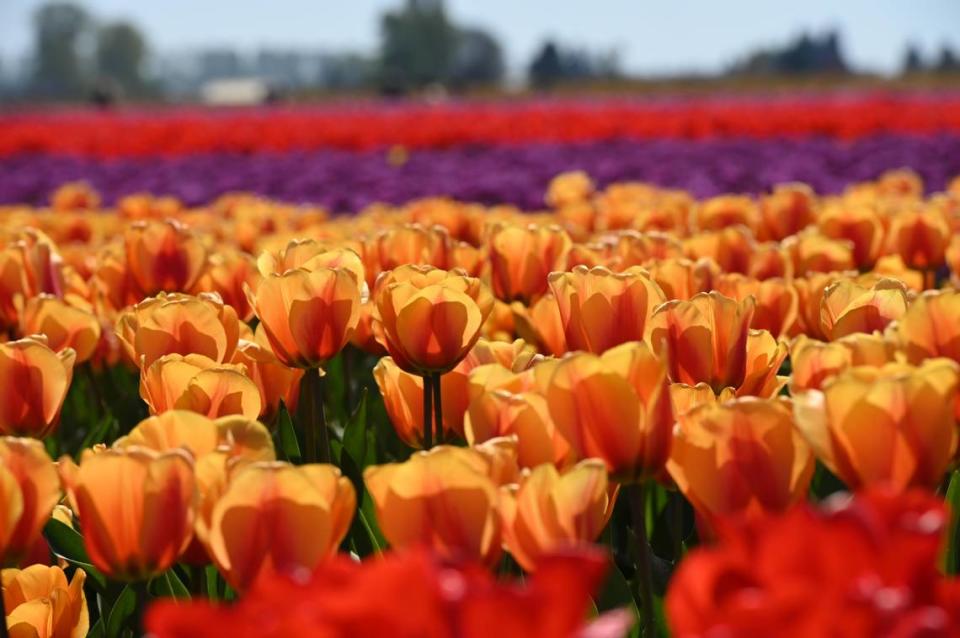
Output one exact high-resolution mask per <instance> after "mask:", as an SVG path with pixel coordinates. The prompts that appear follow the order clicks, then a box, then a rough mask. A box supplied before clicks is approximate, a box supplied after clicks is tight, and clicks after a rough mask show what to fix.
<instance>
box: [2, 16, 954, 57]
mask: <svg viewBox="0 0 960 638" xmlns="http://www.w3.org/2000/svg"><path fill="white" fill-rule="evenodd" d="M399 2H400V0H344V1H343V2H331V1H329V0H313V1H311V0H87V1H86V3H85V4H86V6H87V7H88V8H89V9H90V10H91V11H92V12H94V13H95V14H97V15H98V16H100V17H102V18H104V19H112V18H121V17H122V18H129V19H133V20H135V21H136V22H137V23H139V24H140V25H141V27H142V28H143V29H144V30H145V32H146V33H147V35H148V37H149V39H150V42H151V44H152V45H153V48H154V49H155V50H157V51H160V52H175V51H177V50H183V49H196V48H199V47H202V46H206V45H230V46H237V47H249V48H254V47H258V46H261V45H265V46H292V47H308V48H318V49H324V50H334V49H343V48H350V49H354V50H372V48H373V47H374V46H375V45H376V41H377V29H378V21H377V18H378V16H379V15H380V13H381V12H382V11H383V10H384V9H386V8H389V7H393V6H396V5H397V4H398V3H399ZM41 4H42V0H0V57H2V58H10V57H11V56H14V57H17V56H22V55H24V54H25V53H26V52H27V51H28V50H29V47H30V41H31V33H30V16H31V14H32V12H33V11H34V10H35V9H36V8H37V7H38V6H40V5H41ZM447 6H448V9H449V11H450V13H451V14H452V15H453V16H454V18H455V19H457V20H460V21H462V22H469V23H474V24H478V25H481V26H484V27H486V28H489V29H490V30H492V31H493V32H494V33H496V34H497V35H498V36H499V38H500V39H501V41H502V43H503V44H504V46H505V48H506V52H507V59H508V62H509V63H510V64H511V66H512V67H514V68H516V67H518V66H520V65H523V64H526V62H527V60H528V59H529V58H530V56H531V54H532V52H533V51H534V50H535V49H536V48H537V46H538V45H539V44H540V42H542V40H543V39H544V38H545V37H548V36H549V37H555V38H559V39H560V40H562V41H564V42H569V43H571V44H576V45H580V46H584V47H588V48H591V49H610V48H611V47H616V48H617V49H618V50H619V51H620V52H621V56H622V60H623V62H624V67H625V68H626V69H627V70H629V71H635V72H645V73H663V72H670V71H678V70H700V71H714V70H718V69H721V68H723V67H724V66H726V65H727V64H728V63H729V62H730V61H731V60H732V59H734V58H736V57H737V56H739V55H741V54H742V53H744V52H745V51H747V50H749V49H751V48H752V47H755V46H757V45H761V44H770V43H779V42H782V41H784V40H785V39H787V38H789V37H791V36H793V35H795V34H797V33H799V32H800V31H801V30H803V29H812V30H822V29H825V28H827V27H838V28H840V29H841V30H842V32H843V34H844V44H845V50H846V53H847V57H848V59H849V60H850V61H851V62H852V63H853V64H855V65H857V66H859V67H861V68H867V69H871V70H878V71H894V70H896V69H897V68H898V67H899V65H900V61H901V58H902V54H903V48H904V45H905V44H906V43H907V42H915V43H917V44H918V45H919V46H920V48H921V50H922V51H923V52H924V54H925V55H927V56H930V55H933V54H934V53H936V52H938V51H939V49H940V46H941V45H942V44H943V43H945V42H949V43H951V44H952V45H953V46H954V47H955V48H960V0H872V1H871V0H794V1H792V2H774V1H772V0H770V1H768V0H713V1H694V0H659V1H650V0H577V1H564V0H448V2H447Z"/></svg>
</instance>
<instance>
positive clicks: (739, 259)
mask: <svg viewBox="0 0 960 638" xmlns="http://www.w3.org/2000/svg"><path fill="white" fill-rule="evenodd" d="M683 250H684V253H686V256H687V257H689V258H690V259H692V260H694V261H696V260H698V259H702V258H709V259H712V260H713V261H714V262H715V263H716V264H717V265H718V266H720V269H721V270H722V271H723V272H738V273H741V274H747V273H748V272H749V271H750V268H751V266H752V264H753V258H754V254H755V253H756V250H757V241H756V239H755V238H754V236H753V233H752V232H750V229H749V228H746V227H744V226H729V227H727V228H723V229H721V230H712V231H708V232H701V233H697V234H695V235H691V236H690V237H687V238H686V239H684V240H683Z"/></svg>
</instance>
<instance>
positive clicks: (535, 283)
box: [486, 224, 572, 304]
mask: <svg viewBox="0 0 960 638" xmlns="http://www.w3.org/2000/svg"><path fill="white" fill-rule="evenodd" d="M486 245H487V253H488V255H489V257H488V259H489V260H490V279H491V281H492V287H493V294H494V295H495V296H496V297H497V298H498V299H501V300H503V301H505V302H508V303H509V302H512V301H521V302H524V303H526V304H529V303H531V302H533V301H535V300H536V299H537V298H539V297H540V296H542V295H543V294H544V293H545V292H546V291H547V288H548V282H547V275H549V274H550V273H551V272H553V271H556V270H561V271H562V270H565V269H566V267H567V263H566V262H567V255H568V253H569V252H570V247H571V245H572V242H571V241H570V236H569V235H568V234H567V233H566V231H564V230H563V229H562V228H560V227H559V226H534V225H529V226H526V227H523V226H517V225H505V224H498V225H495V226H494V227H493V228H492V229H491V230H490V231H489V234H488V235H487V241H486Z"/></svg>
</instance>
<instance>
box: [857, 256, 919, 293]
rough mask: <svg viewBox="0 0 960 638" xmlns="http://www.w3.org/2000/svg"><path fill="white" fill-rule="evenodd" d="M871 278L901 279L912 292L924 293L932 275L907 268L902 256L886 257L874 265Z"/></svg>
mask: <svg viewBox="0 0 960 638" xmlns="http://www.w3.org/2000/svg"><path fill="white" fill-rule="evenodd" d="M870 275H871V276H877V277H887V278H889V279H899V280H900V281H902V282H903V284H904V285H905V286H906V287H907V288H908V289H909V290H910V291H912V292H923V290H924V289H926V287H927V286H926V284H927V283H928V280H929V278H930V277H931V276H932V275H931V273H930V272H929V271H928V272H921V271H919V270H912V269H910V268H907V265H906V264H905V263H904V262H903V258H902V257H900V255H884V256H883V257H881V258H880V259H878V260H877V263H875V264H874V265H873V270H871V271H870Z"/></svg>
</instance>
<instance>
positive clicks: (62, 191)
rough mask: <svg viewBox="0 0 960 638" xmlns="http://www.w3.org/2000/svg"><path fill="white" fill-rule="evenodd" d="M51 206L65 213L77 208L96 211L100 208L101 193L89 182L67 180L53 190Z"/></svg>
mask: <svg viewBox="0 0 960 638" xmlns="http://www.w3.org/2000/svg"><path fill="white" fill-rule="evenodd" d="M50 207H51V208H53V210H55V211H59V212H64V213H68V212H73V211H77V210H91V211H94V210H97V209H98V208H100V194H99V193H97V190H96V189H95V188H93V187H92V186H91V185H90V184H89V182H84V181H77V182H67V183H66V184H61V185H60V186H59V187H58V188H57V190H55V191H53V195H51V196H50Z"/></svg>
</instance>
